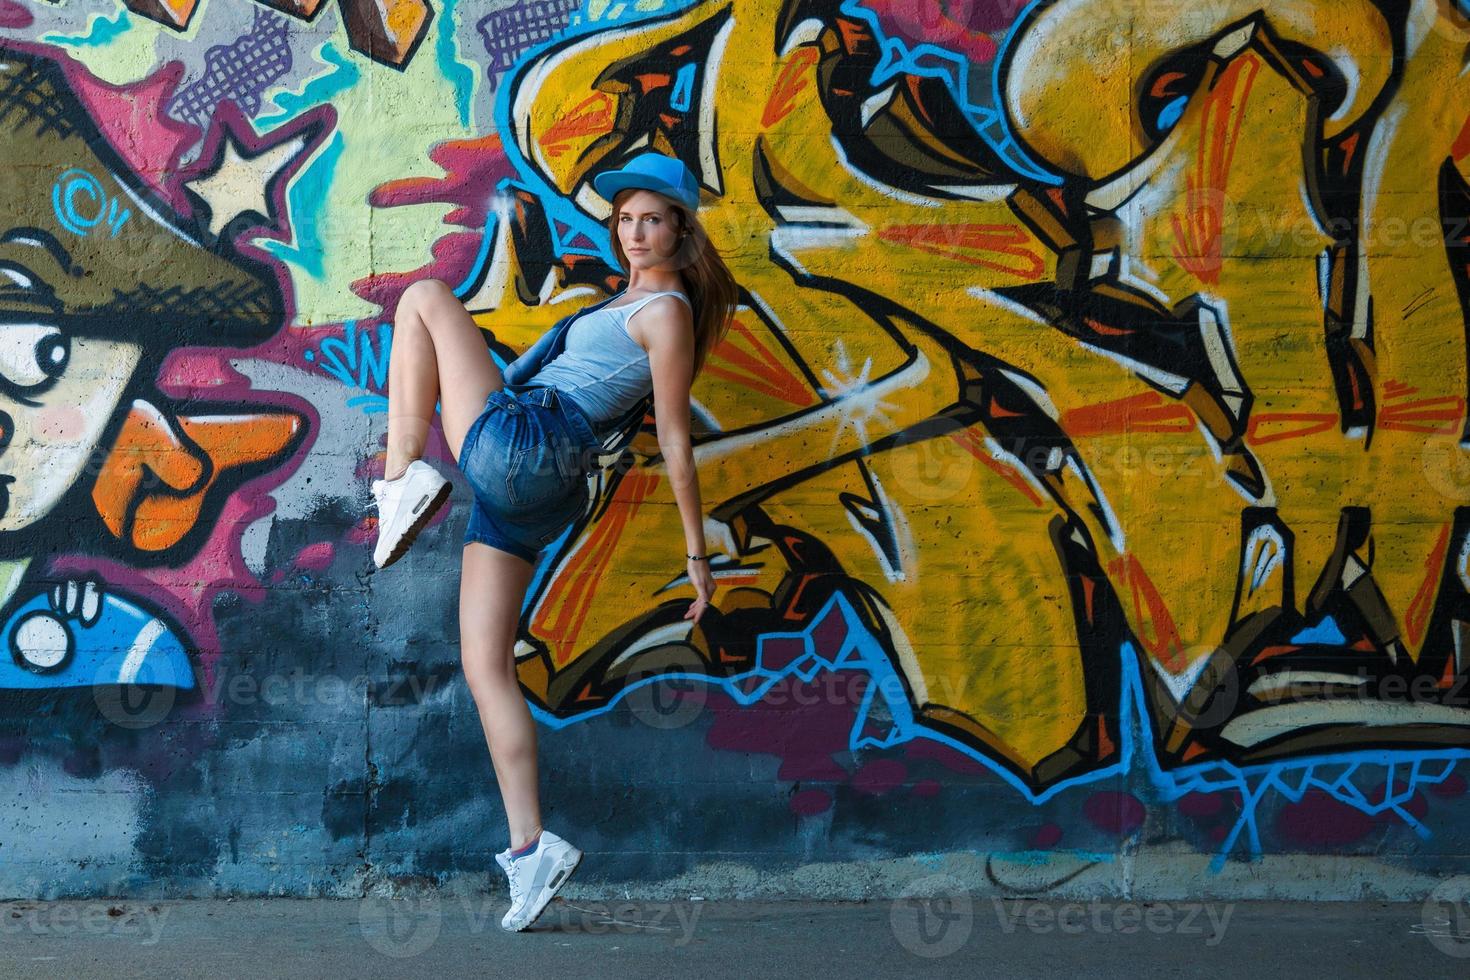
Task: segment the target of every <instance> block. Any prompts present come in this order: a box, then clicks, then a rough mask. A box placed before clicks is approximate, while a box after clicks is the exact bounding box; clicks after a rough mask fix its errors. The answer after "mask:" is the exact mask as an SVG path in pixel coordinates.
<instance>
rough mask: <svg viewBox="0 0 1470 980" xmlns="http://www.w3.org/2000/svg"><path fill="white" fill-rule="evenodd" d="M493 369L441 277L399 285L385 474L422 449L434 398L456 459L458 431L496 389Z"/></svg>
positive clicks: (497, 379)
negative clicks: (439, 278) (401, 288)
mask: <svg viewBox="0 0 1470 980" xmlns="http://www.w3.org/2000/svg"><path fill="white" fill-rule="evenodd" d="M503 383H504V382H503V380H502V379H501V377H500V368H499V367H497V366H496V364H495V359H494V358H492V357H491V356H490V350H489V348H487V347H486V346H485V337H484V333H483V331H481V329H480V328H479V327H478V326H476V325H475V321H474V320H473V319H471V318H470V315H469V312H468V311H467V310H465V308H464V304H463V303H461V302H460V301H459V299H458V298H457V297H456V296H455V295H454V292H453V291H452V290H451V289H450V288H449V286H448V285H447V284H445V283H444V282H443V281H441V280H438V279H420V280H419V281H417V282H415V283H414V284H413V285H411V286H409V287H408V288H407V289H405V290H404V291H403V295H402V296H401V297H400V298H399V300H398V309H397V310H396V311H395V313H394V316H393V351H392V354H391V355H390V356H389V359H388V460H387V466H386V468H385V471H384V476H385V477H386V478H387V479H389V480H391V479H393V478H394V477H396V476H398V475H399V474H400V473H402V472H403V471H404V469H406V468H407V467H408V464H409V463H411V462H412V461H414V460H416V459H418V458H420V457H421V456H423V454H424V445H425V443H427V442H428V438H429V423H430V421H431V420H432V419H433V417H434V405H435V404H436V403H437V404H439V408H440V413H441V415H442V416H443V425H444V437H445V439H446V440H447V441H448V442H449V449H450V451H451V452H453V453H454V458H455V459H456V460H458V459H459V449H460V444H461V443H462V442H463V441H464V436H465V432H466V431H468V430H469V427H470V423H472V422H474V421H475V419H477V418H478V417H479V415H480V412H481V411H483V410H484V408H485V399H486V398H488V397H489V396H490V393H491V392H492V391H499V390H500V387H501V385H502V384H503Z"/></svg>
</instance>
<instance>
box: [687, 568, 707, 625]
mask: <svg viewBox="0 0 1470 980" xmlns="http://www.w3.org/2000/svg"><path fill="white" fill-rule="evenodd" d="M689 581H690V582H691V583H693V585H694V591H695V592H696V593H697V594H698V596H697V598H696V599H695V600H694V601H693V602H692V603H690V604H689V611H688V612H686V613H685V614H684V618H685V619H692V620H694V621H695V622H696V623H697V622H699V617H700V616H702V615H704V611H705V609H707V608H708V607H709V601H710V597H711V596H713V595H714V594H715V577H714V576H713V575H711V574H710V570H709V559H708V558H690V559H689Z"/></svg>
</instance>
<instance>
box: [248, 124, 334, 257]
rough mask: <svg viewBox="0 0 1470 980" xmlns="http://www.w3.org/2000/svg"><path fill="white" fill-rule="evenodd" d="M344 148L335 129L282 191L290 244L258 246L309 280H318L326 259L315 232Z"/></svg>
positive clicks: (324, 251)
mask: <svg viewBox="0 0 1470 980" xmlns="http://www.w3.org/2000/svg"><path fill="white" fill-rule="evenodd" d="M344 145H345V144H344V142H343V139H342V131H341V130H340V129H339V130H337V131H336V132H334V133H333V134H332V138H331V139H330V140H328V141H327V143H326V145H324V146H323V147H322V150H321V152H320V153H318V154H317V155H316V158H315V159H314V160H312V161H311V162H310V163H308V164H307V165H306V167H305V168H304V169H303V170H302V171H301V173H300V174H298V175H297V177H296V179H295V180H293V181H292V183H291V187H290V189H289V190H288V191H287V192H286V200H287V206H286V211H287V213H288V214H290V215H291V231H292V239H293V241H292V242H291V243H286V242H278V241H276V240H275V239H271V238H268V239H265V240H263V241H262V242H261V243H260V247H261V248H263V249H264V250H265V251H267V252H269V253H270V254H271V255H273V256H275V257H276V258H278V259H280V260H281V261H282V262H286V263H289V264H291V265H294V266H296V267H297V268H299V269H301V270H302V271H303V272H305V273H306V274H307V275H309V276H311V277H312V278H313V279H318V280H319V279H321V278H322V268H323V262H324V259H325V256H326V249H324V248H323V247H322V243H321V239H320V236H319V235H318V232H317V219H318V218H319V217H320V216H321V211H322V207H323V205H324V204H325V203H326V200H327V188H328V187H329V186H330V185H331V182H332V175H333V173H335V172H336V170H337V161H338V160H339V159H340V158H341V156H342V148H343V146H344Z"/></svg>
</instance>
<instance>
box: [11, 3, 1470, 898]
mask: <svg viewBox="0 0 1470 980" xmlns="http://www.w3.org/2000/svg"><path fill="white" fill-rule="evenodd" d="M1467 54H1470V4H1465V3H1463V2H1460V0H1332V2H1330V3H1329V2H1327V0H1295V2H1281V3H1269V2H1265V0H1255V2H1236V0H1221V2H1215V3H1208V4H1203V3H1194V2H1189V0H1172V2H1170V0H1165V2H1157V0H1155V2H1149V3H1143V2H1136V0H1134V2H1130V0H1038V2H1031V3H1026V2H1023V0H972V2H958V0H948V2H940V0H787V2H781V0H704V2H690V0H684V2H680V0H667V2H662V0H643V2H638V3H625V2H622V0H586V2H580V0H536V2H514V0H512V2H500V0H433V2H410V0H393V2H377V3H367V2H356V0H341V2H339V3H330V2H325V0H198V2H188V0H94V2H83V0H64V2H54V3H53V2H48V0H28V2H19V0H0V133H3V137H4V138H3V140H0V172H3V174H4V175H5V178H6V179H5V180H4V181H3V182H0V202H3V203H0V623H3V629H4V634H5V644H4V647H5V649H4V651H3V652H0V762H3V763H4V765H3V767H0V785H4V786H5V787H7V788H8V792H5V793H4V794H3V795H0V798H4V799H5V800H6V802H5V803H4V804H3V809H0V813H3V816H0V828H3V831H0V847H3V851H0V892H3V893H4V894H5V895H8V896H24V897H48V898H49V897H60V896H64V895H81V894H93V893H107V894H118V893H125V892H136V893H140V894H142V893H156V894H200V895H207V894H218V893H225V892H229V893H249V894H265V893H274V894H293V895H328V894H329V895H351V894H359V893H361V892H362V891H363V890H364V889H371V888H373V887H376V886H378V885H381V884H383V883H384V882H395V881H401V880H405V879H415V880H427V881H433V882H437V883H443V882H445V881H446V880H449V879H452V878H454V877H456V876H460V875H476V876H483V875H484V874H485V870H486V868H488V867H491V855H492V854H493V853H494V852H495V851H497V850H499V849H500V848H501V847H502V846H503V845H504V842H503V840H502V839H501V838H502V837H503V835H504V821H503V815H502V814H501V812H500V809H499V797H498V793H497V792H496V789H495V784H494V776H493V770H492V768H491V766H490V764H489V757H488V754H487V753H486V751H485V744H484V737H483V734H482V732H481V730H480V727H479V721H478V717H477V715H476V712H475V709H474V704H473V701H472V699H471V698H470V695H469V692H468V690H467V688H466V687H465V685H464V683H463V679H462V677H461V676H460V668H459V662H458V625H457V620H456V617H455V610H456V609H457V595H458V563H459V558H460V554H459V552H460V547H461V535H462V533H463V528H464V522H465V521H466V520H467V519H468V510H467V506H466V501H467V500H468V499H469V492H468V488H467V486H466V485H465V484H464V483H463V482H462V480H460V478H459V477H458V475H457V470H456V469H455V466H454V462H453V459H452V457H451V455H450V454H449V451H448V448H447V446H446V445H445V443H444V441H443V439H442V436H439V435H437V429H436V434H435V435H434V436H433V437H432V440H431V446H430V454H429V458H430V461H431V462H432V463H434V465H436V466H438V467H439V468H441V469H442V470H443V471H444V472H445V473H446V475H451V476H453V477H454V478H455V479H456V480H457V481H458V482H457V485H456V492H455V494H454V496H453V497H452V498H451V505H450V506H449V507H448V508H447V509H446V511H445V513H444V514H443V516H441V517H439V518H436V523H435V524H434V525H432V526H431V528H430V529H429V530H428V531H427V532H426V533H425V534H424V535H423V536H422V537H421V538H420V542H419V544H417V545H416V546H415V549H414V551H413V552H412V553H411V555H410V556H409V558H408V559H407V560H405V561H404V562H402V563H400V564H399V565H398V566H397V567H395V568H393V569H390V570H387V571H384V572H382V573H378V574H370V572H371V568H372V564H371V559H370V553H371V548H372V541H373V536H374V533H375V524H374V519H373V516H372V515H373V511H372V510H371V508H370V507H368V506H367V504H368V501H369V499H370V497H369V493H368V484H369V483H370V481H371V480H372V479H375V478H377V477H379V476H381V475H382V469H383V460H384V454H383V443H384V436H385V431H386V422H385V419H386V415H385V412H386V407H387V397H386V395H387V391H386V384H387V364H388V357H389V352H390V350H391V345H392V339H393V337H392V333H393V330H392V314H393V311H394V309H395V306H396V302H397V298H398V296H399V295H400V294H401V293H402V291H403V290H404V289H405V288H406V287H407V286H408V285H409V284H410V283H412V282H413V281H415V280H416V279H419V278H422V277H425V276H436V277H439V278H441V279H444V280H445V281H447V282H449V283H450V284H451V285H452V286H454V287H455V290H456V292H457V294H458V295H459V296H460V297H461V299H462V300H463V301H464V302H465V304H466V306H467V307H468V308H469V310H470V311H471V313H472V314H473V315H474V317H475V319H476V321H477V322H478V324H479V325H480V326H481V327H482V328H483V330H484V334H485V341H486V344H487V346H488V347H489V349H490V350H491V352H492V353H493V355H494V356H495V357H496V358H497V359H498V360H499V361H500V362H502V363H504V362H506V361H508V360H510V359H512V358H514V357H515V356H516V354H517V352H519V351H521V350H523V349H525V347H527V346H528V345H529V344H530V343H531V342H532V341H534V340H535V339H536V337H538V336H539V335H540V334H541V332H542V331H544V330H545V329H546V328H547V327H548V326H550V325H551V324H552V323H553V322H555V321H556V320H557V319H559V318H560V317H562V316H563V315H565V313H566V312H567V311H569V310H570V309H574V308H576V307H577V306H580V305H582V304H585V303H587V302H591V301H594V300H597V299H601V298H604V297H606V296H608V295H610V294H611V293H612V292H615V291H616V290H618V289H620V288H621V287H622V285H623V279H622V271H621V270H620V269H619V268H618V266H617V265H616V262H615V260H614V258H613V254H612V250H611V244H610V242H609V240H608V234H607V226H606V220H607V218H608V216H609V205H608V202H606V201H604V200H603V199H602V198H600V197H599V196H598V195H596V194H595V193H594V192H593V190H592V188H591V179H592V177H593V176H595V175H596V174H597V173H599V172H601V171H603V170H605V169H610V168H613V167H616V166H620V165H621V164H622V163H623V162H625V161H626V160H627V159H628V158H629V157H631V156H633V155H636V154H637V153H640V152H643V151H645V150H647V149H655V150H659V151H662V152H665V153H670V154H673V155H675V156H677V157H679V158H680V159H681V160H683V161H684V162H685V163H686V164H687V165H688V166H689V167H690V169H691V170H693V172H694V173H695V174H696V175H697V176H698V178H699V180H700V183H701V187H702V198H703V208H702V210H701V217H702V219H703V221H704V223H705V224H706V226H707V227H708V228H709V230H710V233H711V237H712V239H713V241H714V243H715V244H716V245H718V246H719V247H720V248H721V250H722V252H723V253H724V254H725V255H726V258H727V261H728V263H729V264H730V266H731V268H732V270H733V271H734V272H735V274H736V276H737V278H738V279H739V282H740V286H741V306H740V309H739V312H738V316H737V319H736V322H735V324H734V326H733V328H732V329H731V331H730V334H729V336H728V338H727V339H726V340H725V342H724V343H723V345H722V346H720V347H719V348H717V349H716V350H715V351H714V352H713V353H712V354H711V357H710V360H709V363H708V367H707V369H706V371H705V372H704V373H703V374H702V375H701V376H700V378H699V379H698V381H697V383H696V387H695V391H694V393H693V395H694V398H693V402H694V404H693V408H694V435H695V442H696V459H697V462H698V465H699V473H700V486H701V495H702V498H703V501H704V504H705V508H706V510H707V512H708V516H707V520H706V535H707V537H708V540H709V543H710V551H711V552H712V554H713V555H714V556H715V557H714V560H713V564H712V568H713V571H714V574H715V577H716V578H717V580H718V581H719V583H720V586H721V590H720V592H719V593H718V594H717V599H716V603H715V605H716V608H713V609H711V610H710V611H709V612H708V613H707V614H706V615H705V616H704V617H703V619H702V620H701V622H700V624H699V625H697V626H694V625H692V624H690V623H689V622H688V621H686V620H684V619H683V614H684V611H685V609H686V608H687V606H688V603H689V601H690V600H691V599H692V598H693V596H694V593H693V589H692V588H691V587H690V585H689V584H688V582H687V580H685V578H684V577H683V548H684V538H683V532H682V527H681V524H680V521H679V515H678V510H677V507H676V506H675V503H674V495H673V493H672V491H671V489H670V487H669V484H668V481H667V479H666V472H665V470H664V468H663V466H662V463H661V461H660V457H659V452H658V445H657V442H656V439H655V431H654V422H653V419H652V417H650V418H649V419H648V420H646V422H645V426H644V430H643V432H642V433H641V434H640V435H639V436H638V437H637V439H636V440H635V441H634V443H633V445H632V447H631V449H630V450H629V452H628V454H627V455H626V456H625V458H624V460H622V461H621V463H620V464H619V465H618V466H615V467H613V468H611V469H608V470H607V471H605V472H603V473H601V474H599V475H597V476H595V477H594V478H592V479H591V480H590V482H589V487H588V494H589V506H588V509H587V513H586V516H585V517H584V518H583V519H582V520H580V521H578V522H577V523H576V524H575V525H574V526H573V527H572V528H570V529H569V530H568V531H567V532H566V533H565V534H564V535H563V537H562V538H561V539H559V540H557V541H556V542H554V543H553V544H552V545H551V546H550V547H548V548H547V550H546V551H545V552H544V553H543V559H542V561H541V563H540V565H539V566H538V567H537V570H536V575H535V578H534V580H533V584H532V588H531V592H530V594H529V595H528V597H527V600H526V605H525V608H524V610H523V615H522V619H521V623H520V632H519V640H518V643H517V647H516V652H517V671H518V674H519V677H520V680H521V684H522V687H523V688H524V690H525V693H526V696H527V698H528V699H529V701H530V702H531V704H532V706H533V713H534V714H535V716H536V718H537V720H538V722H539V724H540V746H541V758H542V762H543V767H544V772H545V777H544V778H545V785H544V788H543V806H544V807H545V810H546V821H547V825H548V826H552V827H555V828H558V832H559V833H563V834H564V835H565V836H568V837H571V838H573V839H575V840H577V841H578V842H579V844H580V846H582V847H583V848H584V850H586V851H588V853H589V856H591V857H593V858H594V859H595V860H592V861H590V862H589V863H588V864H587V865H586V870H585V871H584V875H583V876H582V877H581V878H580V879H579V880H581V881H582V882H583V884H584V886H588V887H594V888H597V887H603V888H606V887H611V886H613V885H616V886H617V887H619V888H622V889H625V890H629V889H644V890H651V891H657V890H663V891H668V890H671V889H672V890H675V891H678V890H681V889H682V890H687V891H694V892H697V893H700V894H706V895H718V894H731V895H736V894H739V895H751V894H768V893H769V894H790V893H792V892H793V891H796V892H800V893H805V894H809V895H813V896H819V897H855V896H860V895H865V894H871V893H874V892H878V891H884V890H893V889H896V888H898V887H901V886H902V885H903V883H904V882H905V881H907V880H909V879H911V878H913V877H914V876H916V875H920V874H927V873H932V872H933V871H934V870H935V869H936V868H938V869H941V870H943V871H945V872H946V873H948V874H951V875H954V876H956V877H957V878H958V879H959V880H961V881H963V882H964V883H965V884H966V885H967V886H973V887H976V888H981V889H988V890H992V891H996V892H999V893H1005V894H1024V895H1035V894H1045V893H1074V894H1093V895H1101V894H1144V895H1157V896H1166V895H1197V894H1201V893H1210V894H1219V895H1228V896H1238V897H1260V896H1268V897H1311V898H1349V897H1352V898H1356V897H1387V898H1399V897H1418V896H1423V895H1424V894H1426V893H1427V892H1428V891H1429V890H1430V889H1431V888H1432V887H1433V886H1434V884H1435V882H1436V881H1438V880H1440V879H1441V878H1443V877H1444V876H1446V875H1450V874H1458V873H1462V872H1465V871H1466V870H1470V861H1467V859H1466V858H1465V857H1464V856H1463V855H1465V854H1466V853H1467V851H1466V848H1467V846H1470V838H1467V835H1466V832H1465V831H1464V830H1463V826H1464V823H1465V818H1466V816H1467V815H1470V809H1467V808H1470V800H1467V799H1466V791H1467V789H1470V783H1467V776H1470V761H1467V757H1470V417H1467V413H1466V398H1467V394H1470V346H1467V324H1470V79H1467V76H1465V75H1464V74H1463V73H1462V66H1463V64H1464V62H1465V59H1466V57H1467Z"/></svg>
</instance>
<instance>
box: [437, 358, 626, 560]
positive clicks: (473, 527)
mask: <svg viewBox="0 0 1470 980" xmlns="http://www.w3.org/2000/svg"><path fill="white" fill-rule="evenodd" d="M599 445H600V443H599V441H598V439H597V438H596V436H595V434H594V430H593V426H592V423H591V422H590V421H589V420H588V418H587V416H586V415H584V414H583V413H582V410H581V409H579V408H578V407H577V406H576V405H575V404H573V403H572V401H571V399H569V398H566V397H565V396H563V395H562V393H561V392H560V391H558V390H557V389H556V388H550V387H547V386H545V385H505V386H504V387H503V388H501V390H499V391H492V392H491V393H490V397H489V398H487V399H486V400H485V410H484V411H482V412H481V413H480V415H479V417H478V418H476V419H475V421H474V422H472V423H471V424H470V427H469V431H467V432H466V433H465V437H464V443H463V444H462V445H461V446H460V452H459V471H460V472H461V473H463V474H464V476H465V479H466V480H467V481H468V482H469V485H470V488H471V489H472V490H473V491H474V493H475V500H474V503H473V505H472V506H471V508H470V522H469V525H468V526H467V527H466V528H465V533H464V540H465V543H466V544H468V543H470V542H471V541H478V542H480V543H482V544H487V545H489V546H490V547H492V548H497V549H499V550H501V551H508V552H510V553H511V554H513V555H516V556H518V557H520V558H524V559H525V560H526V561H528V562H530V563H531V564H533V565H534V564H535V563H536V560H537V558H538V556H539V553H540V551H541V549H542V548H545V547H546V546H547V545H549V544H551V543H553V542H554V541H556V539H557V538H559V537H561V535H562V534H563V532H565V531H566V529H567V527H568V526H570V525H571V523H572V522H573V521H575V520H576V519H577V518H578V517H579V516H581V514H582V512H583V511H584V510H585V509H586V507H587V503H588V484H587V474H588V473H589V472H590V470H591V465H592V459H593V454H594V452H595V450H596V449H597V448H598V447H599Z"/></svg>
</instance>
